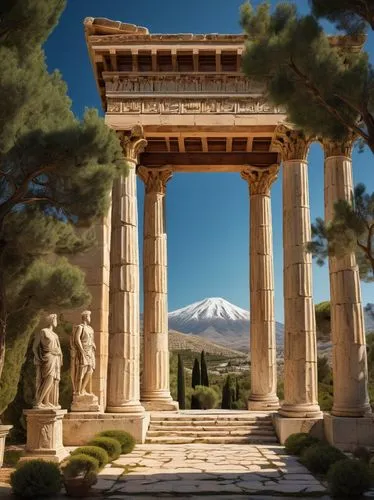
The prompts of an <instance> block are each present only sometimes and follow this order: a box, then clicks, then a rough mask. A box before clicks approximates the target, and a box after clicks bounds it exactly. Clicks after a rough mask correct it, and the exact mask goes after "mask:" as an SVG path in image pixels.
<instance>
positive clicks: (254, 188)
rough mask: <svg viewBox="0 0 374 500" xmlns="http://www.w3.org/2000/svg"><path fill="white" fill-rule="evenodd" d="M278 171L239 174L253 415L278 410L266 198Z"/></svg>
mask: <svg viewBox="0 0 374 500" xmlns="http://www.w3.org/2000/svg"><path fill="white" fill-rule="evenodd" d="M278 169H279V167H278V165H273V166H272V167H271V168H269V169H258V168H255V167H248V168H247V169H245V170H244V171H243V172H242V178H243V179H244V180H246V181H247V182H248V184H249V191H250V303H251V304H250V311H251V317H250V324H251V333H250V355H251V395H250V397H249V401H248V408H249V409H250V410H254V411H262V410H263V411H267V410H277V409H278V408H279V399H278V397H277V361H276V339H275V316H274V270H273V238H272V227H271V198H270V187H271V184H272V183H273V182H274V181H275V179H276V178H277V174H278Z"/></svg>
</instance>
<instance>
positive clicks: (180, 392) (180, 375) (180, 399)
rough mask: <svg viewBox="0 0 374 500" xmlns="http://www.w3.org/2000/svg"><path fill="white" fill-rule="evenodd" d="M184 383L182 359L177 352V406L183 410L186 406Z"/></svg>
mask: <svg viewBox="0 0 374 500" xmlns="http://www.w3.org/2000/svg"><path fill="white" fill-rule="evenodd" d="M185 387H186V386H185V383H184V366H183V359H182V356H181V355H180V354H178V402H179V408H180V409H181V410H184V409H185V408H186V391H185Z"/></svg>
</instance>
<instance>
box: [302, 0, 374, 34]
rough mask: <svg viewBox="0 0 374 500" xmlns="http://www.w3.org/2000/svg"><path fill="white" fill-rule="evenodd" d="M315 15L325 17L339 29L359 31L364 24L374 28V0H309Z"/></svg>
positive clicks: (351, 31)
mask: <svg viewBox="0 0 374 500" xmlns="http://www.w3.org/2000/svg"><path fill="white" fill-rule="evenodd" d="M309 3H310V4H311V5H312V12H313V14H314V15H315V16H317V17H326V18H327V19H328V20H329V21H331V22H333V23H336V25H337V28H338V29H339V30H343V31H347V32H348V33H360V32H362V31H364V30H365V28H366V24H368V25H369V26H370V27H371V29H373V30H374V2H373V1H372V0H359V1H357V0H328V1H326V0H309Z"/></svg>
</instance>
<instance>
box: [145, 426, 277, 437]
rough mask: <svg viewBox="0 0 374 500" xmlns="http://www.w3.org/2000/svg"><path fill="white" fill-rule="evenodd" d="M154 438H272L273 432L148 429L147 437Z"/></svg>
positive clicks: (253, 430)
mask: <svg viewBox="0 0 374 500" xmlns="http://www.w3.org/2000/svg"><path fill="white" fill-rule="evenodd" d="M156 436H164V437H168V436H190V437H205V436H208V437H220V436H223V437H225V436H274V431H273V430H272V429H271V430H268V431H264V430H263V429H245V430H237V429H232V430H230V431H228V430H227V429H226V430H221V431H216V430H211V429H209V430H204V429H196V430H193V431H187V430H167V431H166V430H161V431H160V430H155V429H151V428H150V429H149V430H148V433H147V437H156Z"/></svg>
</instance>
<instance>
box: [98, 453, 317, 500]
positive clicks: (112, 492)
mask: <svg viewBox="0 0 374 500" xmlns="http://www.w3.org/2000/svg"><path fill="white" fill-rule="evenodd" d="M95 490H96V492H97V493H99V492H100V493H101V494H102V495H103V496H108V497H110V498H111V499H113V500H114V499H120V498H126V497H127V498H133V497H137V496H139V497H141V498H142V500H145V498H151V497H153V498H154V497H155V496H159V497H162V496H169V497H178V498H181V497H183V496H185V497H191V496H193V497H195V498H200V495H201V496H204V498H209V495H210V494H211V495H214V496H217V495H219V496H221V495H226V496H227V497H228V498H234V495H235V496H236V495H245V496H246V497H247V498H248V496H249V495H261V496H263V497H266V496H267V495H271V496H282V497H285V496H287V495H297V496H305V497H308V496H314V497H315V496H317V497H323V496H324V495H326V489H325V487H324V486H323V485H322V484H321V483H320V481H318V480H317V479H315V478H314V477H313V476H312V474H310V472H309V471H308V470H307V469H306V468H305V467H303V466H302V465H300V463H299V462H298V461H297V459H296V458H295V457H291V456H289V455H286V454H285V452H284V448H283V447H282V446H275V445H270V446H264V445H210V444H186V445H155V444H147V445H138V446H137V447H136V449H135V450H134V451H133V452H132V453H131V455H123V456H121V457H120V458H119V459H118V460H116V461H115V462H114V463H113V464H112V465H110V466H107V467H106V468H105V469H104V470H103V471H101V472H100V477H99V481H98V483H97V484H96V486H95ZM325 498H326V497H325Z"/></svg>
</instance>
